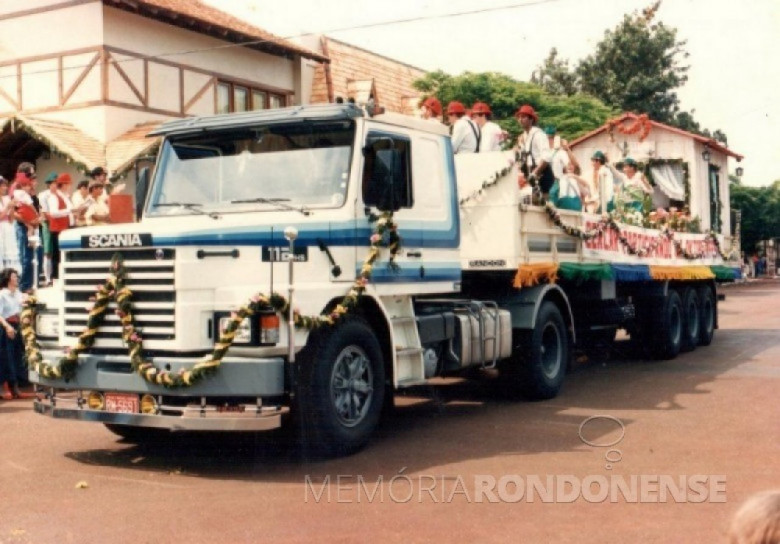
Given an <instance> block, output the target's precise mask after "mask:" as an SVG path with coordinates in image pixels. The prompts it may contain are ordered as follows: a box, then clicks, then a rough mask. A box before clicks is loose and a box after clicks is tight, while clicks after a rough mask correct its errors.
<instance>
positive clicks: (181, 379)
mask: <svg viewBox="0 0 780 544" xmlns="http://www.w3.org/2000/svg"><path fill="white" fill-rule="evenodd" d="M369 222H371V223H375V224H376V226H375V228H374V232H373V233H372V234H371V237H370V244H371V245H370V249H369V253H368V256H367V257H366V259H365V261H364V262H363V266H362V268H361V270H360V274H358V277H357V278H356V279H355V283H354V284H353V285H352V287H351V288H350V290H349V291H348V292H347V294H346V295H345V296H344V298H343V299H342V300H341V302H340V303H339V304H337V305H336V306H335V307H334V308H333V309H332V310H331V312H330V313H329V314H327V315H318V316H303V315H301V314H300V312H298V311H297V310H295V309H293V310H292V312H293V322H294V324H295V326H296V327H298V328H306V329H313V328H317V327H321V326H324V325H334V324H335V323H336V322H337V321H338V320H339V319H341V318H342V317H343V316H344V315H346V314H347V313H349V312H350V311H352V310H354V308H355V307H356V306H357V303H358V301H359V299H360V296H361V295H362V294H363V292H364V291H365V290H366V287H367V285H368V282H369V281H370V280H371V275H372V272H373V267H374V263H375V262H376V260H377V259H378V258H379V255H380V248H387V249H388V251H389V253H390V257H389V260H388V266H389V267H391V268H393V269H395V268H397V264H396V263H395V259H396V256H397V255H398V252H399V251H400V250H401V237H400V235H399V234H398V225H397V224H396V223H395V222H394V221H393V213H392V212H384V213H382V215H379V216H377V215H374V214H372V215H371V216H370V217H369ZM126 279H127V270H126V268H125V266H124V263H123V260H122V256H121V255H120V254H116V255H114V257H113V259H112V261H111V270H110V274H109V277H108V278H107V279H106V281H105V283H104V284H102V285H99V286H97V289H96V293H95V296H94V301H92V302H93V304H92V305H91V306H90V307H89V308H88V309H89V317H88V319H87V326H86V328H85V329H84V330H83V331H82V333H81V334H80V335H79V338H78V340H77V342H76V346H74V347H73V348H71V349H70V350H68V351H67V353H66V355H65V357H63V358H61V359H60V361H59V364H58V365H57V366H54V365H52V364H51V363H49V362H48V361H44V360H43V358H42V356H41V353H40V347H39V345H38V341H37V337H36V334H35V326H34V323H35V308H36V299H35V297H29V298H28V299H27V301H25V304H24V307H23V310H22V314H21V324H22V336H23V338H24V343H25V352H26V360H27V365H28V368H30V369H31V370H34V371H35V372H37V373H38V374H39V375H41V376H43V377H45V378H65V379H67V378H71V377H73V376H74V375H75V373H76V370H77V369H78V358H79V355H80V354H82V353H84V352H85V351H87V350H88V349H89V348H90V347H92V345H93V344H94V342H95V336H96V335H97V331H98V328H99V327H100V325H101V324H102V322H103V319H104V317H105V312H106V309H107V307H108V304H109V302H110V300H111V299H114V300H116V305H117V309H116V315H117V317H118V318H119V321H120V323H121V325H122V340H123V341H124V343H125V345H126V346H127V349H128V353H129V355H130V364H131V366H132V368H133V370H134V371H135V372H137V373H138V374H139V375H140V376H141V377H142V378H143V379H144V380H146V381H148V382H150V383H153V384H157V385H162V386H164V387H169V388H174V387H186V386H190V385H193V384H194V383H196V382H198V381H200V380H201V379H203V378H204V377H206V376H207V375H208V374H210V373H213V372H214V371H216V370H217V368H219V366H220V364H221V363H222V359H223V358H224V356H225V354H226V353H227V351H228V350H229V349H230V347H231V346H232V344H233V341H234V340H235V336H236V332H237V330H238V328H239V326H240V324H241V322H242V321H243V320H244V319H246V318H247V317H250V316H252V315H254V314H255V313H257V312H259V311H262V310H269V309H272V310H274V311H277V312H280V313H281V314H282V315H284V316H285V317H289V315H290V314H289V312H290V311H291V310H290V304H289V301H288V300H287V299H286V298H285V297H283V296H282V295H279V294H277V293H272V294H271V295H270V296H269V295H264V294H262V293H257V294H255V295H253V296H252V297H251V298H250V299H249V302H248V303H246V304H245V305H243V306H241V307H240V308H239V309H238V310H236V311H235V312H232V314H231V316H230V320H229V321H228V324H227V326H226V327H225V330H224V331H223V332H222V334H221V335H220V337H219V339H218V340H217V342H216V344H215V346H214V350H213V351H212V352H211V353H210V354H209V355H206V356H205V357H204V358H203V359H202V360H200V361H198V362H197V363H196V364H195V365H193V366H192V367H191V368H189V369H181V370H180V371H179V372H177V373H174V372H170V371H168V370H163V369H160V368H157V367H156V366H155V365H154V363H152V362H151V361H148V360H146V359H145V358H144V356H143V335H142V333H141V331H139V330H138V329H137V328H136V326H135V319H134V317H133V303H132V296H133V292H132V291H131V290H130V289H129V288H128V287H127V286H126V285H125V280H126Z"/></svg>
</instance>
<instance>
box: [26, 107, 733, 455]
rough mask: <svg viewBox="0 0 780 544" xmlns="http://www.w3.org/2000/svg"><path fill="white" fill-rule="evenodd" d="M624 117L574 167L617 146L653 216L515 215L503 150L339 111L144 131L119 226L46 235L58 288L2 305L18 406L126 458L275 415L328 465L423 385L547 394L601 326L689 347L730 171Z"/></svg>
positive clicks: (544, 208) (667, 348)
mask: <svg viewBox="0 0 780 544" xmlns="http://www.w3.org/2000/svg"><path fill="white" fill-rule="evenodd" d="M626 119H628V118H625V119H623V120H622V121H617V123H622V124H620V125H615V124H610V125H608V126H606V127H602V129H599V131H596V132H594V133H592V134H590V135H586V136H585V137H583V138H582V139H580V140H579V141H577V142H574V149H575V152H576V153H581V154H582V157H583V160H582V161H581V162H583V163H587V161H586V160H585V159H584V157H587V156H589V155H590V153H591V152H592V149H593V148H595V147H596V146H597V145H598V146H601V147H600V149H604V150H606V151H607V153H608V154H610V155H613V150H612V148H611V147H609V146H607V145H605V143H606V141H605V142H602V141H599V138H603V139H609V138H610V134H611V136H612V138H614V139H615V142H616V144H615V145H618V146H621V145H623V142H624V141H625V142H626V144H625V146H623V147H624V149H623V150H622V151H621V153H623V155H622V156H624V157H625V156H627V154H628V152H629V151H631V152H633V153H635V156H636V157H638V158H639V160H643V161H644V162H645V163H646V164H647V165H649V166H650V168H649V174H650V175H651V176H652V178H653V181H654V183H655V186H656V187H659V188H661V189H660V190H661V192H663V194H664V195H666V196H667V197H668V198H669V199H670V201H669V206H668V207H666V208H664V207H663V206H659V207H660V208H662V209H661V211H660V212H659V211H658V210H657V208H656V210H655V215H652V216H651V215H650V213H648V214H647V216H646V217H645V216H641V217H640V216H637V217H634V218H627V217H622V216H614V215H608V214H605V215H597V214H587V213H581V212H575V211H564V210H558V209H556V208H555V207H554V206H552V204H549V203H544V202H539V201H537V203H538V205H533V204H528V203H527V201H526V200H525V197H524V196H523V194H522V191H521V190H520V189H519V188H518V183H517V178H518V174H517V170H518V156H517V154H516V153H515V152H514V151H506V152H492V153H479V154H467V155H457V156H453V153H452V145H451V140H450V137H449V134H448V131H447V128H446V127H445V126H443V125H441V124H440V123H432V122H429V121H423V120H420V119H414V118H411V117H407V116H403V115H397V114H377V115H373V112H365V111H363V110H361V109H359V108H356V107H354V106H351V105H348V104H345V105H328V106H301V107H294V108H286V109H279V110H272V111H258V112H248V113H243V114H236V115H222V116H213V117H203V118H192V119H183V120H179V121H172V122H170V123H166V124H165V125H163V126H162V127H161V128H159V129H157V130H156V132H155V135H158V136H161V137H162V140H163V141H162V144H161V151H160V156H159V157H158V159H157V164H156V167H155V171H154V174H153V175H152V177H151V180H150V182H149V194H148V196H147V197H146V199H145V205H144V208H143V209H144V214H143V218H142V219H141V221H140V222H138V223H130V224H125V225H109V226H105V227H94V228H91V229H83V230H78V229H74V230H73V231H66V233H64V234H63V236H62V238H61V247H62V248H63V250H64V255H63V259H62V263H63V264H62V267H61V275H60V277H61V278H62V279H63V281H62V282H60V283H58V284H57V286H56V288H55V289H52V290H47V291H42V292H41V293H40V294H39V297H38V299H37V300H36V299H35V298H33V299H31V300H30V302H29V303H28V305H27V307H26V309H25V313H24V315H23V317H22V321H23V326H24V339H25V344H26V347H27V357H28V364H29V366H30V368H31V379H32V380H33V381H34V382H35V383H37V384H38V387H39V398H38V399H37V401H36V403H35V409H36V410H37V411H38V412H40V413H42V414H46V415H49V416H53V417H55V418H64V419H76V420H82V421H93V422H100V423H104V424H106V425H107V426H108V427H109V428H110V429H111V430H112V431H113V432H115V433H117V434H119V435H121V436H124V437H126V438H128V439H133V440H149V439H154V438H155V436H158V435H155V434H154V433H153V432H152V431H155V430H160V429H163V430H169V431H194V430H198V431H203V430H212V431H259V430H266V429H272V428H276V427H279V426H281V425H282V421H283V420H284V421H287V420H288V416H292V419H291V422H292V423H294V424H296V425H298V426H299V428H300V433H301V434H300V436H301V437H302V438H303V440H304V442H305V443H307V444H308V446H309V447H311V448H312V449H313V450H314V451H316V452H318V453H321V454H326V455H333V454H345V453H349V452H353V451H355V450H356V449H358V448H360V447H361V446H362V445H363V444H365V443H366V441H367V440H368V439H369V437H370V436H371V434H372V432H373V430H374V428H375V426H376V424H377V422H378V420H379V417H380V414H381V412H382V410H383V406H385V405H386V404H388V403H390V402H391V398H392V395H393V394H394V392H395V391H397V390H401V389H405V388H408V387H413V386H418V385H421V384H426V383H428V382H429V380H431V379H434V378H437V377H446V376H455V375H457V376H474V375H475V374H479V373H474V372H473V370H474V369H488V368H498V370H499V371H500V372H501V373H502V375H504V376H505V377H504V379H502V380H501V382H502V383H503V384H504V385H506V386H508V387H509V388H511V389H513V390H516V391H517V393H519V394H522V395H524V396H526V397H527V398H534V399H549V398H553V397H555V396H556V395H557V394H558V392H559V390H560V388H561V387H562V384H563V381H564V376H565V374H566V369H567V368H568V366H569V363H570V361H571V360H572V353H573V351H574V350H575V349H587V348H588V347H589V346H592V345H594V344H595V343H599V344H608V343H610V342H612V341H613V339H614V338H615V334H616V331H618V330H619V329H624V330H626V331H628V333H629V334H630V335H631V337H632V339H633V340H634V341H635V343H636V344H638V345H639V346H644V347H645V348H646V350H647V353H648V355H651V356H653V357H657V358H666V359H670V358H674V357H675V356H677V354H678V353H679V352H680V351H686V350H693V349H695V348H696V347H698V346H707V345H709V344H710V343H711V342H712V341H713V336H714V334H715V329H716V328H717V292H716V286H717V283H718V282H721V281H732V280H733V279H734V278H735V274H736V273H737V272H736V270H737V267H738V265H737V262H736V260H735V259H736V257H737V249H736V248H735V246H734V243H733V238H732V237H731V236H729V224H728V222H727V221H726V220H724V219H723V218H724V217H727V216H728V210H727V208H724V204H723V203H724V202H725V203H727V202H728V184H727V182H726V179H725V178H726V176H725V160H726V156H728V155H732V156H735V155H733V154H731V153H730V152H728V150H727V149H725V148H723V147H721V146H719V145H718V144H716V143H715V142H713V141H711V140H706V141H699V140H697V139H696V138H698V137H693V136H692V135H688V134H687V133H685V134H681V133H679V131H678V134H671V135H668V136H667V134H666V132H667V128H665V127H663V126H662V125H657V124H654V123H652V122H649V121H646V120H644V119H643V118H637V120H636V123H638V125H637V126H639V127H640V131H639V132H637V131H635V130H633V128H626V126H625V121H626ZM648 123H650V124H648ZM618 126H621V127H623V128H622V129H620V128H617V127H618ZM633 126H635V125H630V127H633ZM610 127H611V128H610ZM648 127H649V128H648ZM624 131H625V132H627V133H628V134H624V133H623V132H624ZM677 136H679V138H678V140H679V141H678V142H674V139H675V138H676V137H677ZM611 143H612V142H611ZM705 147H706V149H705ZM634 148H636V150H635V149H634ZM621 149H622V148H621ZM639 150H645V153H644V155H641V154H640V153H639V152H638V151H639ZM705 150H706V151H707V152H708V153H709V155H708V156H709V159H705V158H704V157H703V156H702V153H703V151H705ZM616 157H617V155H616ZM612 158H613V160H614V159H615V157H612ZM700 158H701V160H699V159H700ZM737 158H738V157H737ZM659 161H665V162H659ZM702 161H703V162H702ZM718 168H721V169H722V170H718ZM680 172H682V174H680ZM705 173H706V175H705ZM710 180H713V181H712V185H710V184H709V181H710ZM710 191H713V193H712V194H713V195H714V197H713V198H708V195H709V194H710ZM660 197H661V195H659V198H660ZM678 202H679V203H681V204H679V205H680V208H678V209H682V208H683V207H684V206H685V204H687V206H688V211H686V212H685V213H686V217H683V216H681V215H679V214H678V213H677V212H676V211H674V210H672V208H674V207H676V206H674V204H677V203H678ZM708 211H709V212H712V213H706V214H705V212H708ZM687 214H693V215H695V216H698V217H699V221H698V222H697V221H694V220H691V219H688V217H687ZM697 223H698V224H699V225H700V226H699V227H698V229H699V230H700V232H692V231H695V230H697V228H695V225H696V224H697Z"/></svg>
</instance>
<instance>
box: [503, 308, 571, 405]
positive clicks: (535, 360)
mask: <svg viewBox="0 0 780 544" xmlns="http://www.w3.org/2000/svg"><path fill="white" fill-rule="evenodd" d="M516 351H517V352H518V353H515V354H514V355H513V357H512V361H511V366H510V367H509V370H510V378H511V381H512V383H511V385H512V387H513V389H514V388H518V389H519V392H520V393H521V394H522V395H523V396H524V397H525V398H527V399H530V400H546V399H552V398H554V397H556V396H557V395H558V392H559V391H560V390H561V386H562V385H563V378H564V376H565V375H566V368H567V367H568V365H569V354H570V349H569V333H568V331H567V330H566V323H564V321H563V316H561V312H560V310H558V307H557V306H556V305H555V304H553V303H552V302H549V301H548V302H543V303H542V306H541V308H540V309H539V314H538V315H537V317H536V325H535V326H534V329H533V331H523V334H522V335H521V337H520V342H519V345H517V347H516Z"/></svg>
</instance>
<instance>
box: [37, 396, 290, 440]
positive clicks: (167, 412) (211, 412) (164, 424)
mask: <svg viewBox="0 0 780 544" xmlns="http://www.w3.org/2000/svg"><path fill="white" fill-rule="evenodd" d="M33 407H34V409H35V411H36V412H37V413H39V414H42V415H46V416H50V417H54V418H57V419H72V420H77V421H91V422H97V423H112V424H115V425H129V426H133V427H147V428H154V429H168V430H169V431H226V432H231V431H232V432H242V431H243V432H249V431H268V430H271V429H276V428H278V427H281V426H282V415H284V414H286V413H287V412H288V411H289V410H288V408H287V407H285V406H260V405H242V406H240V408H241V410H242V411H235V410H231V411H227V412H223V411H221V407H220V406H216V405H208V404H203V405H194V404H193V405H187V406H165V405H161V406H160V411H161V412H162V413H160V414H141V413H123V412H108V411H105V410H92V409H90V408H88V407H87V406H86V402H85V400H84V397H83V396H81V395H77V394H75V393H72V392H51V393H48V394H47V395H45V396H43V395H41V396H39V397H38V398H37V399H36V400H35V402H34V403H33Z"/></svg>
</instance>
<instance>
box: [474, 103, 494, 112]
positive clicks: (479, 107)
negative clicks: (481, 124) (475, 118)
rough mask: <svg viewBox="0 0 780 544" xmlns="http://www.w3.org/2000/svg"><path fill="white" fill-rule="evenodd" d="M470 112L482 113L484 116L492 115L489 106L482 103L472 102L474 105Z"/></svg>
mask: <svg viewBox="0 0 780 544" xmlns="http://www.w3.org/2000/svg"><path fill="white" fill-rule="evenodd" d="M471 111H472V113H484V114H485V115H490V114H492V113H493V112H492V111H490V106H488V105H487V104H485V103H484V102H474V105H473V106H472V107H471Z"/></svg>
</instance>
